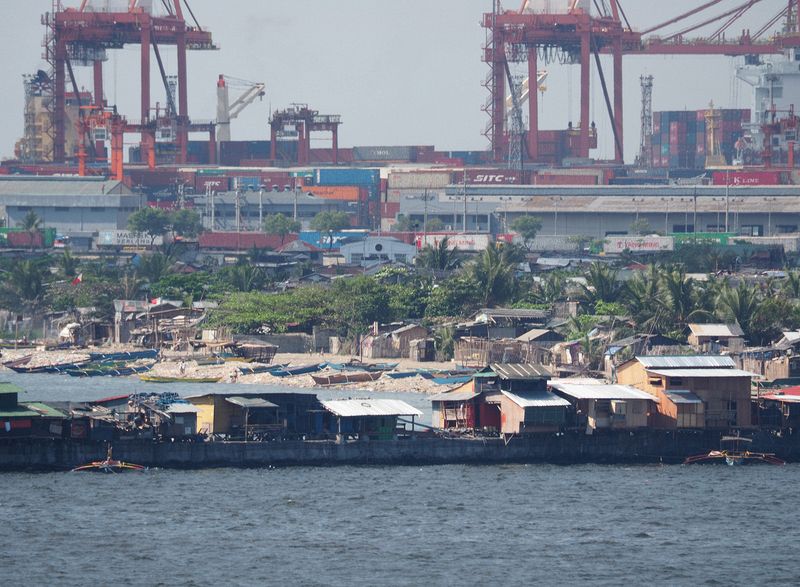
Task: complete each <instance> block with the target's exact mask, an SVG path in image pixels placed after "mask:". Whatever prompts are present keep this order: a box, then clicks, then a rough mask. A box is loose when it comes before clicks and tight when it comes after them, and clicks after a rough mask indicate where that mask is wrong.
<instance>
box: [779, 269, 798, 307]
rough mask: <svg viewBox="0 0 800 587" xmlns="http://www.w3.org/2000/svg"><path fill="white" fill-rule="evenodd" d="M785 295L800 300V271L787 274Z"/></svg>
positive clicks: (784, 287) (784, 285)
mask: <svg viewBox="0 0 800 587" xmlns="http://www.w3.org/2000/svg"><path fill="white" fill-rule="evenodd" d="M783 293H784V294H785V295H786V296H788V297H789V298H791V299H793V300H796V299H798V298H800V271H789V272H787V273H786V281H785V282H784V284H783Z"/></svg>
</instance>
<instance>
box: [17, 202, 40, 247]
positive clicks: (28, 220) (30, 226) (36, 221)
mask: <svg viewBox="0 0 800 587" xmlns="http://www.w3.org/2000/svg"><path fill="white" fill-rule="evenodd" d="M19 227H20V228H22V229H23V230H25V232H27V233H28V237H29V242H30V245H31V250H33V249H34V248H35V247H34V243H35V239H36V235H37V234H38V233H39V231H40V230H41V228H42V219H41V218H39V216H38V215H37V214H36V212H34V211H33V210H31V211H29V212H28V213H27V214H26V215H25V217H24V218H23V219H22V222H20V223H19Z"/></svg>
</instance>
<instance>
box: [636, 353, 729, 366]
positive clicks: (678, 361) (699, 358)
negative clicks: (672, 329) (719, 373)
mask: <svg viewBox="0 0 800 587" xmlns="http://www.w3.org/2000/svg"><path fill="white" fill-rule="evenodd" d="M636 360H637V361H639V362H640V363H641V364H642V365H644V366H645V368H646V369H681V368H683V369H715V368H716V369H729V368H731V367H735V366H736V363H735V362H734V360H733V359H732V358H731V357H727V356H716V355H686V356H647V357H636Z"/></svg>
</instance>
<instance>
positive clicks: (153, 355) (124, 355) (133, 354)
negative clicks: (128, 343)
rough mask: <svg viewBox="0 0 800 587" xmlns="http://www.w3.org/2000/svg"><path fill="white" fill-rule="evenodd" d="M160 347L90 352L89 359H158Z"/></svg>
mask: <svg viewBox="0 0 800 587" xmlns="http://www.w3.org/2000/svg"><path fill="white" fill-rule="evenodd" d="M158 352H159V351H158V349H147V350H143V351H122V352H118V353H89V360H90V361H92V362H98V361H138V360H140V359H157V358H158Z"/></svg>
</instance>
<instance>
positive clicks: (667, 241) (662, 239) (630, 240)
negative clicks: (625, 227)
mask: <svg viewBox="0 0 800 587" xmlns="http://www.w3.org/2000/svg"><path fill="white" fill-rule="evenodd" d="M625 250H628V251H633V252H653V253H657V252H659V251H674V250H675V240H674V239H673V238H672V237H671V236H610V237H608V238H606V240H605V243H603V251H604V252H606V253H611V254H619V253H621V252H623V251H625Z"/></svg>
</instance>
